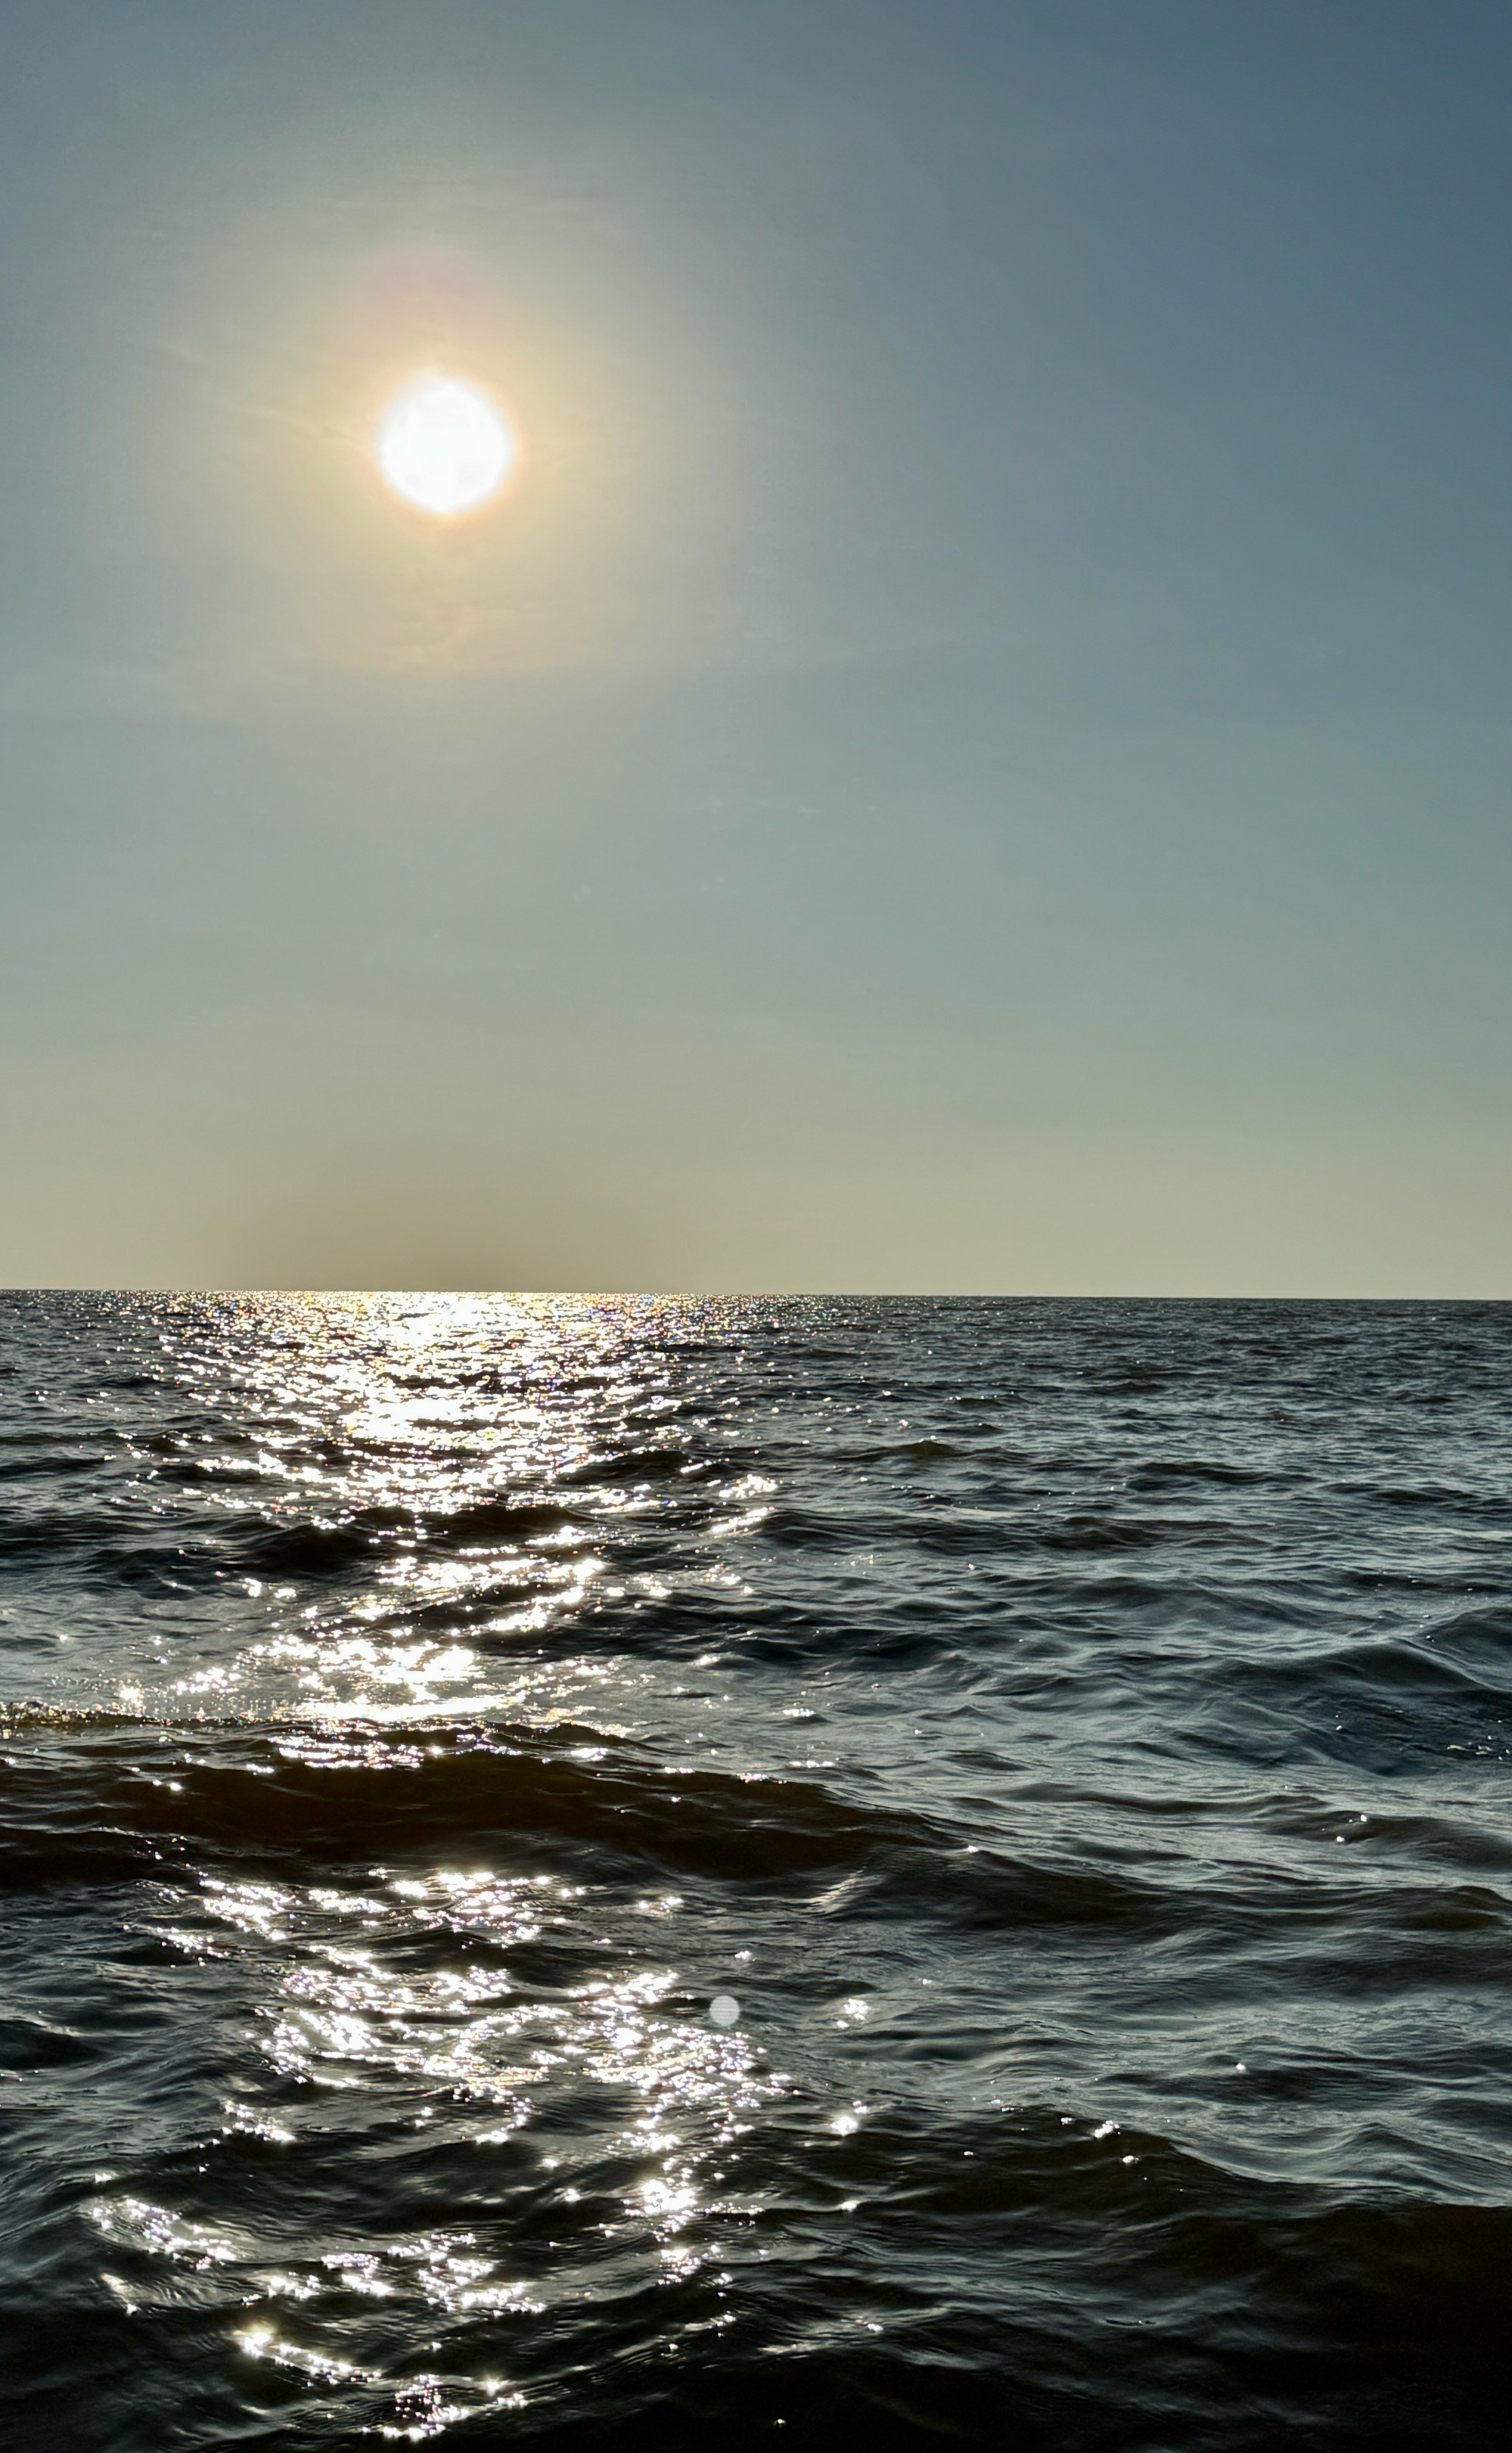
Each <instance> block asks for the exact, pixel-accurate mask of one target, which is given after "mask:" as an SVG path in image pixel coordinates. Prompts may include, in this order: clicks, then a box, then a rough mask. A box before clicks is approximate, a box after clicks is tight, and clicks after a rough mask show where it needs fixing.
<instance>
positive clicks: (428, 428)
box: [375, 374, 519, 520]
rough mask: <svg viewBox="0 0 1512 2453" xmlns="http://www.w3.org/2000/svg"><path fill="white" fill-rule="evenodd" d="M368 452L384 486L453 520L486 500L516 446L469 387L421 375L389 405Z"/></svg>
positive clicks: (484, 399)
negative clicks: (373, 448) (372, 448)
mask: <svg viewBox="0 0 1512 2453" xmlns="http://www.w3.org/2000/svg"><path fill="white" fill-rule="evenodd" d="M375 450H376V457H377V462H378V468H379V471H380V473H381V475H382V477H383V480H384V483H385V484H386V485H387V486H388V487H389V488H390V489H391V490H392V491H393V492H394V493H396V494H397V495H398V496H399V498H400V500H401V502H405V503H408V504H409V505H410V506H411V508H412V509H415V510H417V511H425V512H427V513H428V515H429V516H430V518H432V519H437V520H455V519H461V518H462V517H464V516H465V514H466V513H467V512H468V511H476V510H481V509H482V508H483V506H484V505H485V504H486V503H489V502H492V501H493V499H494V497H495V496H496V495H497V494H498V493H499V492H500V490H501V489H502V488H503V486H504V484H505V481H506V479H507V477H508V475H509V473H510V471H511V470H512V469H513V467H514V465H515V461H516V458H517V456H518V450H519V447H518V444H517V443H516V440H515V437H514V435H513V434H512V433H511V432H510V430H509V428H508V426H507V423H506V421H505V419H504V417H503V415H502V414H501V412H500V411H499V409H497V408H496V407H495V405H494V403H493V402H492V401H491V400H490V399H489V398H488V396H487V393H486V392H485V391H483V390H481V389H479V387H478V386H477V385H476V384H469V383H464V382H462V381H460V380H459V379H458V378H457V377H456V376H455V375H443V374H424V375H417V376H416V377H415V379H414V381H413V382H412V383H410V384H408V385H407V386H406V387H405V389H404V390H403V391H401V392H400V393H399V395H398V396H397V398H396V399H394V400H391V401H390V402H389V404H388V408H387V409H386V410H385V411H384V414H383V417H382V419H381V420H380V423H379V427H378V433H377V438H376V445H375Z"/></svg>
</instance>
